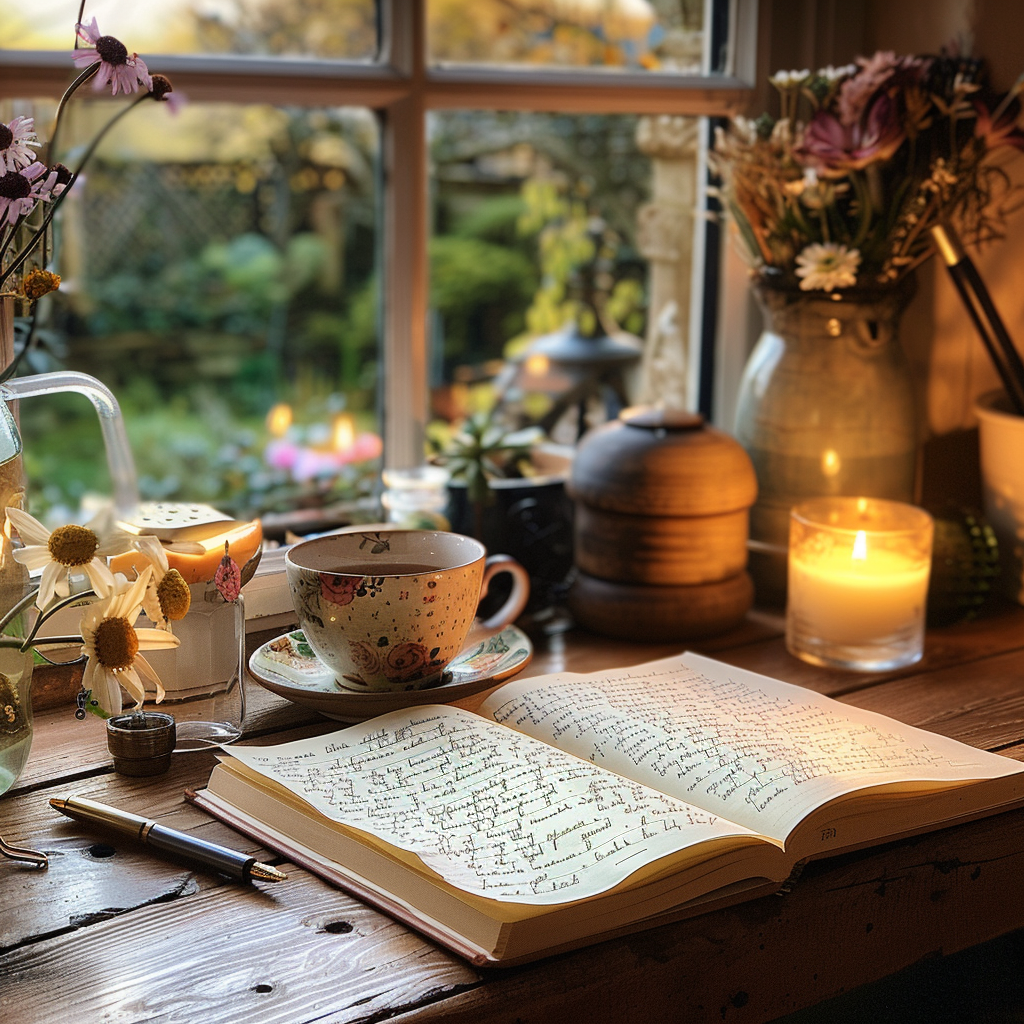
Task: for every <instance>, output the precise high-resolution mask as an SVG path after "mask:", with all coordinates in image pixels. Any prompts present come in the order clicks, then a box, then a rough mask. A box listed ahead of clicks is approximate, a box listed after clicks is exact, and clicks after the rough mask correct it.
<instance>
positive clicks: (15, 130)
mask: <svg viewBox="0 0 1024 1024" xmlns="http://www.w3.org/2000/svg"><path fill="white" fill-rule="evenodd" d="M34 126H35V118H32V117H21V116H18V117H16V118H15V119H14V120H13V121H11V123H10V124H3V123H2V122H0V174H7V173H8V172H9V171H20V170H21V169H22V167H28V165H29V164H31V163H34V162H35V159H36V155H35V153H33V152H32V149H31V147H33V146H34V147H36V148H38V147H39V145H40V143H39V140H38V139H37V138H36V133H35V130H34Z"/></svg>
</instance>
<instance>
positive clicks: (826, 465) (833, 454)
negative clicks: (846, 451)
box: [821, 448, 843, 476]
mask: <svg viewBox="0 0 1024 1024" xmlns="http://www.w3.org/2000/svg"><path fill="white" fill-rule="evenodd" d="M842 466H843V460H842V459H840V458H839V452H837V451H836V450H835V449H834V448H829V449H827V450H826V451H824V452H822V453H821V471H822V473H824V474H825V476H835V475H836V474H837V473H838V472H839V470H840V469H842Z"/></svg>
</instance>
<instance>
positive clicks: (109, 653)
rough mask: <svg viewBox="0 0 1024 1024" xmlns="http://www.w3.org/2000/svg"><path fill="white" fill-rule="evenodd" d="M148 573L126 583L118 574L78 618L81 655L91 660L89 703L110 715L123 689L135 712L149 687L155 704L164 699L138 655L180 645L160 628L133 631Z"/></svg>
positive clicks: (157, 681)
mask: <svg viewBox="0 0 1024 1024" xmlns="http://www.w3.org/2000/svg"><path fill="white" fill-rule="evenodd" d="M152 572H153V571H152V569H150V568H149V567H148V566H147V567H146V569H144V570H143V572H142V574H141V575H140V576H139V578H138V579H137V580H135V581H134V582H133V583H130V584H129V582H128V580H127V579H125V577H124V576H122V575H121V574H120V573H118V574H117V576H115V577H114V580H113V584H112V589H111V591H110V592H109V593H108V594H107V596H106V597H105V598H103V599H102V600H100V601H95V602H93V603H92V604H91V605H89V607H88V608H87V609H86V611H85V614H84V615H83V616H82V622H81V626H80V629H81V632H82V641H83V642H82V653H83V654H84V655H85V656H86V657H87V658H88V659H89V662H88V664H87V665H86V667H85V673H84V674H83V676H82V687H83V689H86V690H92V696H93V699H94V700H96V701H98V702H99V705H100V707H101V708H103V710H104V711H106V712H107V713H108V714H112V715H116V714H119V713H120V711H121V707H122V703H121V688H122V687H124V689H125V690H127V691H128V693H129V694H131V696H132V697H133V698H134V699H135V706H136V707H139V706H141V704H142V702H143V701H144V700H145V699H146V684H147V683H149V684H151V687H152V689H153V690H154V692H155V694H156V699H157V701H158V702H159V701H161V700H163V698H164V687H163V684H162V683H161V682H160V677H159V676H158V675H157V674H156V672H154V671H153V667H152V666H151V665H150V664H149V662H148V661H146V659H145V658H144V657H143V656H142V655H141V654H139V651H156V650H165V649H167V648H170V647H177V646H178V644H179V642H180V641H179V640H178V638H177V637H176V636H173V635H172V634H170V633H168V632H166V631H165V630H162V629H136V628H135V620H136V619H137V618H138V617H139V612H140V611H142V597H143V595H144V594H145V592H146V586H147V585H148V583H149V580H150V576H152Z"/></svg>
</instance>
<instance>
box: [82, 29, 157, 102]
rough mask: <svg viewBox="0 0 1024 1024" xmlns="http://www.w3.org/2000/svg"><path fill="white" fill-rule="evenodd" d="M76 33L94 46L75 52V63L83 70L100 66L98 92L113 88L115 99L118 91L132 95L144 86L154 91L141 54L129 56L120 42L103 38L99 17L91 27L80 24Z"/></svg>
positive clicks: (97, 81)
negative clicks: (131, 93)
mask: <svg viewBox="0 0 1024 1024" xmlns="http://www.w3.org/2000/svg"><path fill="white" fill-rule="evenodd" d="M75 31H76V32H77V33H78V38H79V39H81V40H82V42H83V43H90V44H91V45H89V46H83V47H81V48H80V49H78V50H73V51H72V52H71V58H72V60H74V62H75V64H76V65H78V67H80V68H83V69H84V68H87V67H91V66H92V65H93V64H99V65H100V69H99V71H98V72H97V73H96V78H95V80H94V82H93V88H94V89H102V88H103V87H104V86H105V85H109V86H110V89H111V93H112V94H113V95H114V96H116V95H117V92H118V89H120V90H121V92H123V93H130V92H135V91H136V90H137V89H138V88H139V86H140V85H142V86H145V88H146V92H151V91H152V89H153V79H152V78H151V77H150V74H149V68H147V67H146V63H145V61H144V60H143V59H142V58H141V57H140V56H139V55H138V54H137V53H129V52H128V48H127V47H126V46H125V45H124V43H122V42H121V40H120V39H115V38H114V37H113V36H102V35H100V30H99V29H98V28H97V27H96V19H95V18H93V19H92V21H91V22H90V23H89V24H88V25H82V24H79V25H76V26H75Z"/></svg>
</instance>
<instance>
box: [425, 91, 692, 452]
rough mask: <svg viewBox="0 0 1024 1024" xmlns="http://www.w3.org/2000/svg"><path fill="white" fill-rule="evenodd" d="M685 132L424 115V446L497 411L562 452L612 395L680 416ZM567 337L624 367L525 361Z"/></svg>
mask: <svg viewBox="0 0 1024 1024" xmlns="http://www.w3.org/2000/svg"><path fill="white" fill-rule="evenodd" d="M697 123H698V122H697V121H696V119H692V118H664V117H659V118H650V117H642V118H639V117H626V116H596V115H567V114H557V115H548V114H525V115H524V114H511V113H486V112H480V111H448V112H439V113H436V114H434V115H432V117H431V121H430V145H431V158H432V165H433V175H434V195H435V223H434V233H433V238H432V242H431V265H432V266H431V269H432V291H431V298H432V305H433V309H434V320H433V322H432V326H433V358H434V363H433V381H432V383H433V390H432V403H433V404H432V410H433V415H434V417H435V422H434V424H433V427H432V430H433V431H434V438H435V440H436V441H438V442H439V443H444V439H445V437H446V436H447V433H448V431H447V430H446V428H445V424H446V423H448V424H450V423H452V422H457V421H459V420H461V419H462V418H463V417H465V416H466V415H468V414H470V413H472V412H474V411H477V410H491V409H494V408H495V407H497V410H498V415H499V418H500V419H501V420H502V421H503V422H504V423H505V424H506V425H508V426H510V427H518V426H522V425H524V424H540V425H542V426H544V427H545V429H547V430H548V432H549V434H550V435H551V436H552V437H553V438H554V439H555V440H557V441H563V442H573V441H575V440H576V437H577V434H578V430H579V426H580V420H579V413H580V412H581V411H582V412H583V413H584V416H585V418H586V419H587V421H588V422H589V423H593V422H598V421H600V420H601V419H603V418H605V417H606V416H607V415H608V414H609V413H610V412H612V411H617V410H614V407H615V405H616V403H617V402H618V401H620V400H621V399H622V398H623V397H626V398H628V399H629V400H630V401H636V400H639V401H664V402H666V403H667V404H671V405H676V406H680V405H684V404H686V403H687V397H688V396H687V374H688V373H689V370H688V367H687V362H686V352H687V348H688V342H687V325H688V321H689V304H690V272H691V264H692V256H693V241H694V233H695V232H694V229H695V222H694V209H695V188H696V167H697V152H696V151H697V145H696V142H697ZM588 304H589V308H588ZM595 316H596V318H597V322H595V320H594V318H595ZM571 324H576V325H578V326H579V327H580V329H581V331H582V332H583V333H588V334H589V335H590V336H601V335H606V336H607V338H608V339H610V341H608V342H607V344H608V345H609V346H611V343H612V342H614V343H615V344H618V345H622V346H624V347H626V348H630V347H631V348H632V350H633V351H634V352H635V358H632V359H630V358H626V356H625V355H624V356H623V364H622V366H621V367H619V368H618V369H617V370H616V369H615V368H610V369H609V372H607V373H602V372H600V369H601V368H600V367H599V366H598V364H597V363H595V364H594V365H593V366H591V367H589V368H588V367H585V366H580V365H574V366H568V365H559V364H558V363H557V360H551V361H549V362H548V364H546V365H544V366H541V365H540V363H539V362H538V361H537V360H533V359H531V358H530V356H531V353H533V354H535V353H536V346H537V345H538V343H539V342H540V340H541V339H546V338H547V339H550V338H551V337H552V336H554V335H559V334H561V333H562V332H565V331H566V330H567V329H568V328H569V325H571ZM644 338H646V339H647V340H646V342H642V341H641V339H644ZM641 352H642V355H641ZM606 369H608V368H606ZM591 370H593V371H594V375H593V378H592V379H591V380H590V381H589V383H588V380H587V379H585V378H586V374H587V373H588V372H590V371H591ZM591 385H592V386H591ZM620 385H621V390H620V391H617V390H616V389H617V388H618V387H619V386H620ZM574 389H575V390H574ZM622 391H624V392H625V395H623V394H622Z"/></svg>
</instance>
